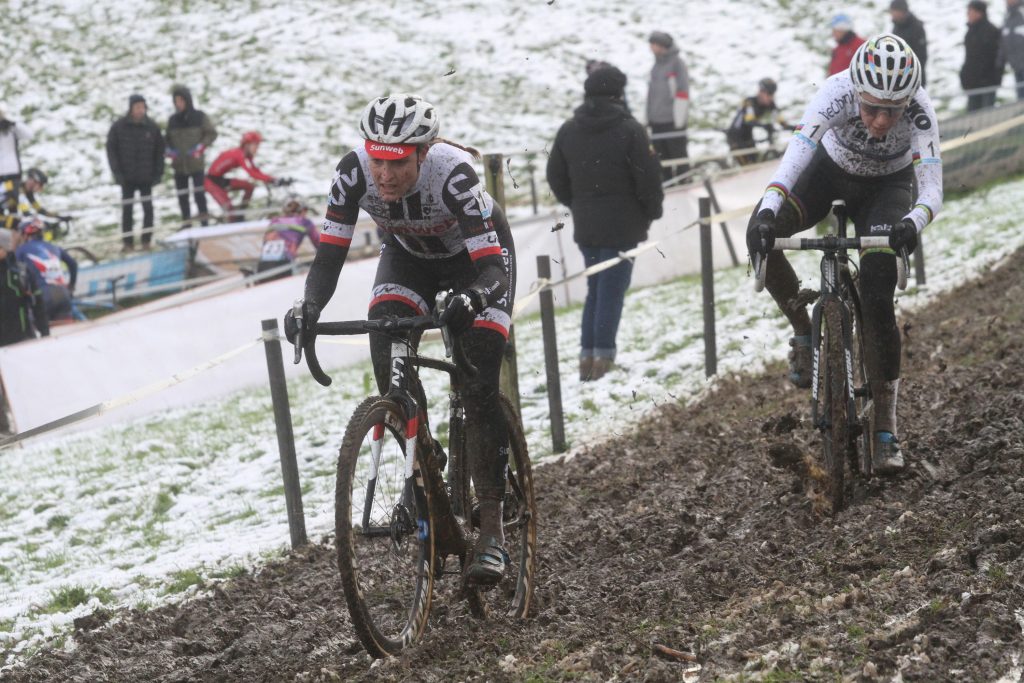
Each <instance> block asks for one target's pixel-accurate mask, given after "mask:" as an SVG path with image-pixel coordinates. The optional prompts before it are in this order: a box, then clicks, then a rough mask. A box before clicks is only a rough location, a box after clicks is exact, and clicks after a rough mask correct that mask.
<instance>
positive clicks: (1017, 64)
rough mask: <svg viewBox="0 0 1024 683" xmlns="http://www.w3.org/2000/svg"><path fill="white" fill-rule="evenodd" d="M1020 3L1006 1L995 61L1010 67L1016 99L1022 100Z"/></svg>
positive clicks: (1023, 68) (1023, 30)
mask: <svg viewBox="0 0 1024 683" xmlns="http://www.w3.org/2000/svg"><path fill="white" fill-rule="evenodd" d="M1020 3H1021V0H1006V17H1005V19H1004V20H1003V34H1002V37H1001V39H1000V42H999V58H998V59H997V60H996V61H997V63H999V64H1003V63H1006V64H1009V65H1010V69H1012V70H1013V80H1014V82H1015V83H1016V84H1017V99H1018V100H1024V14H1022V13H1021V5H1020ZM1000 73H1002V72H1001V71H1000Z"/></svg>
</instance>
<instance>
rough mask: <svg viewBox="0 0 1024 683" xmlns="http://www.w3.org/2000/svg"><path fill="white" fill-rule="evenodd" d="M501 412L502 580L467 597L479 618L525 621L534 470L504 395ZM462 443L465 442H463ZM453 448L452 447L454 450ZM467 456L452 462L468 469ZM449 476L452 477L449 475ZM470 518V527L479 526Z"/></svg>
mask: <svg viewBox="0 0 1024 683" xmlns="http://www.w3.org/2000/svg"><path fill="white" fill-rule="evenodd" d="M499 399H500V401H501V409H502V412H503V413H504V414H505V422H506V423H507V424H508V436H509V443H508V466H507V467H506V468H505V499H504V506H503V510H504V511H503V514H502V519H503V522H504V533H505V544H504V550H505V554H506V555H507V560H508V562H507V564H506V567H505V577H504V578H503V579H502V581H501V583H499V584H498V585H497V586H496V587H495V588H493V589H489V590H486V589H472V590H471V591H470V593H469V595H468V598H469V600H470V607H471V609H472V611H473V613H474V614H475V615H476V616H479V617H486V616H488V615H489V614H505V615H507V616H510V617H513V618H519V619H525V618H526V617H527V616H529V613H530V602H531V601H532V599H533V589H534V572H535V571H536V565H537V562H536V560H537V553H536V546H537V509H536V499H535V497H534V493H533V470H532V468H531V466H530V454H529V452H528V451H527V447H526V437H525V436H524V435H523V427H522V423H521V422H520V421H519V415H518V414H517V413H516V411H515V408H513V407H512V403H511V402H510V401H509V400H508V398H507V397H505V396H504V395H503V394H502V395H500V396H499ZM462 443H463V444H464V443H465V442H464V441H463V442H462ZM454 448H455V447H454V446H453V449H454ZM467 455H468V454H465V453H464V452H463V453H460V455H459V457H457V458H453V460H455V461H456V462H462V463H463V466H464V467H466V468H467V469H468V466H469V463H468V462H466V460H465V458H466V457H467ZM450 476H451V475H450ZM469 479H470V478H469V476H468V473H467V474H464V475H463V478H462V481H466V482H467V483H469V487H470V494H469V496H468V498H469V504H470V505H471V506H473V507H474V508H475V503H476V497H475V494H474V493H473V490H472V483H471V482H469ZM475 517H476V515H475V514H474V515H472V516H471V519H472V524H473V525H474V526H476V525H477V524H478V522H477V520H476V519H475Z"/></svg>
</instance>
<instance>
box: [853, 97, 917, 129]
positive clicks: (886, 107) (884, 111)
mask: <svg viewBox="0 0 1024 683" xmlns="http://www.w3.org/2000/svg"><path fill="white" fill-rule="evenodd" d="M906 110H907V103H906V101H905V100H904V101H903V102H892V101H889V100H882V99H879V98H877V97H875V96H874V95H868V94H867V93H865V94H862V95H861V96H860V120H861V121H862V122H863V123H864V127H865V128H867V129H868V133H870V134H871V137H873V138H875V139H876V140H881V139H882V138H884V137H885V136H886V135H887V134H888V133H889V131H890V130H891V129H892V127H893V126H895V125H896V122H897V121H899V120H900V117H901V116H903V112H905V111H906Z"/></svg>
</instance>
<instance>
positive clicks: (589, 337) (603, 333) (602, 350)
mask: <svg viewBox="0 0 1024 683" xmlns="http://www.w3.org/2000/svg"><path fill="white" fill-rule="evenodd" d="M583 87H584V92H585V97H584V98H583V105H582V106H580V107H579V108H578V109H577V110H576V112H575V113H574V115H573V117H572V118H571V119H569V120H568V121H566V122H565V123H564V124H562V127H561V128H560V129H559V130H558V134H557V135H556V136H555V141H554V143H553V144H552V146H551V155H550V156H549V157H548V165H547V179H548V184H549V185H550V186H551V191H552V192H553V193H554V195H555V197H556V198H557V199H558V201H559V202H561V203H562V204H565V205H566V206H568V207H569V208H570V209H571V210H572V220H573V239H574V240H575V241H576V243H577V244H578V245H579V248H580V251H582V252H583V260H584V262H585V264H586V266H587V267H588V268H589V267H590V266H593V265H595V264H597V263H600V262H601V261H606V260H608V259H611V258H616V257H618V254H619V252H620V251H626V250H629V249H632V248H634V247H635V246H636V245H637V244H638V243H640V242H642V241H643V240H645V239H647V231H648V229H649V228H650V225H651V222H652V221H653V220H655V219H657V218H660V217H661V213H662V200H663V199H664V192H663V190H662V188H661V166H660V164H659V162H658V158H657V156H656V155H655V154H654V152H653V151H652V149H651V142H650V140H649V139H648V137H647V132H646V131H645V129H644V127H643V125H641V124H640V123H639V122H638V121H637V120H636V119H634V118H633V117H632V116H630V114H629V113H628V112H627V111H626V108H625V107H624V106H623V94H624V92H625V87H626V76H625V74H623V73H622V72H621V71H619V70H618V69H616V68H615V67H606V68H602V69H598V70H596V71H594V72H593V73H592V74H590V76H588V77H587V80H586V82H585V83H584V86H583ZM632 273H633V264H632V262H631V261H629V260H624V261H622V262H620V263H618V264H617V265H615V266H614V267H612V268H609V269H607V270H604V271H601V272H600V273H596V274H594V275H590V276H588V277H587V298H586V301H585V302H584V305H583V326H582V327H583V329H582V332H581V344H580V347H581V348H580V379H581V380H583V381H588V380H592V379H598V378H600V377H601V376H602V375H604V374H605V373H606V372H607V371H608V370H609V369H610V368H611V366H612V364H613V362H614V360H615V351H616V347H615V337H616V335H617V333H618V328H619V320H620V318H621V317H622V306H623V301H624V299H625V296H626V290H627V289H628V288H629V281H630V279H631V277H632Z"/></svg>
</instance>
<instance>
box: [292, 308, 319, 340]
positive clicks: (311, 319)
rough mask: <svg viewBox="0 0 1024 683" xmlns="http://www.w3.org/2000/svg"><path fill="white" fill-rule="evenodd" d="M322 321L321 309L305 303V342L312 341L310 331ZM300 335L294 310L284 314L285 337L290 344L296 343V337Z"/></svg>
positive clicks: (303, 313) (303, 320)
mask: <svg viewBox="0 0 1024 683" xmlns="http://www.w3.org/2000/svg"><path fill="white" fill-rule="evenodd" d="M319 319H320V307H319V306H317V305H316V304H314V303H310V302H308V301H307V302H303V304H302V338H303V340H304V341H308V340H309V339H310V334H309V333H310V331H311V330H312V328H313V325H315V324H316V321H317V320H319ZM298 333H299V321H298V320H296V319H295V315H294V313H293V312H292V309H290V308H289V309H288V312H287V313H285V314H284V336H285V339H287V340H288V343H289V344H294V343H295V337H296V335H298Z"/></svg>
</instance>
